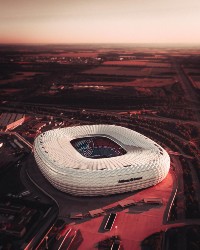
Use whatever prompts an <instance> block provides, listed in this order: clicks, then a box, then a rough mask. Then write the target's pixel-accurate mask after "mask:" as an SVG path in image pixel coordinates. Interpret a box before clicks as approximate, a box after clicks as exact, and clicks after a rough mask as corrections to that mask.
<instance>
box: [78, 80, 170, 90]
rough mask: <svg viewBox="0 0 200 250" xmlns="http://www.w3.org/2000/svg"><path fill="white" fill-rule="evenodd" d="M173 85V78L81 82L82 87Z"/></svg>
mask: <svg viewBox="0 0 200 250" xmlns="http://www.w3.org/2000/svg"><path fill="white" fill-rule="evenodd" d="M173 83H174V79H173V78H168V79H137V80H133V81H130V82H90V83H88V82H81V83H80V85H84V86H124V87H143V88H145V87H148V88H153V87H162V86H167V85H171V84H173Z"/></svg>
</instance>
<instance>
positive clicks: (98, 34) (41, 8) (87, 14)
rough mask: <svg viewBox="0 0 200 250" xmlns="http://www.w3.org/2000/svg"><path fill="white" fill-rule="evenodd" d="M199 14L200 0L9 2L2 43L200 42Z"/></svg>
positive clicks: (1, 13)
mask: <svg viewBox="0 0 200 250" xmlns="http://www.w3.org/2000/svg"><path fill="white" fill-rule="evenodd" d="M199 13H200V2H199V0H191V1H186V0H168V1H162V0H133V1H132V0H115V1H114V0H110V1H104V0H103V1H100V0H87V1H85V0H73V1H72V0H68V1H65V0H58V1H56V0H40V1H27V0H16V1H11V0H7V1H1V8H0V43H200V32H199V24H200V15H199Z"/></svg>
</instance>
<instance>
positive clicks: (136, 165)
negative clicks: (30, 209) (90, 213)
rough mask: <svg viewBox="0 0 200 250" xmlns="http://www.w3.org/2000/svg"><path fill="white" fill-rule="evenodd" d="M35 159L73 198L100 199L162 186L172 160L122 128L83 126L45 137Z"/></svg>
mask: <svg viewBox="0 0 200 250" xmlns="http://www.w3.org/2000/svg"><path fill="white" fill-rule="evenodd" d="M34 156H35V160H36V162H37V164H38V167H39V169H40V170H41V172H42V174H43V175H44V176H45V178H46V179H47V180H48V181H49V182H50V183H51V184H52V185H53V186H54V187H56V188H57V189H59V190H61V191H63V192H66V193H68V194H71V195H76V196H102V195H103V196H104V195H111V194H117V193H124V192H129V191H134V190H138V189H142V188H146V187H150V186H153V185H156V184H158V183H159V182H161V181H162V180H163V179H164V178H165V177H166V175H167V174H168V172H169V167H170V157H169V155H168V153H167V152H166V151H165V150H164V149H163V148H162V147H161V146H160V145H158V144H157V143H155V142H154V141H152V140H151V139H149V138H147V137H146V136H144V135H142V134H139V133H137V132H136V131H133V130H130V129H128V128H125V127H121V126H115V125H103V124H102V125H85V126H76V127H66V128H58V129H54V130H50V131H47V132H44V133H42V134H40V135H39V136H37V137H36V139H35V141H34Z"/></svg>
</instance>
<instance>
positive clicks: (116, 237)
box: [115, 226, 117, 238]
mask: <svg viewBox="0 0 200 250" xmlns="http://www.w3.org/2000/svg"><path fill="white" fill-rule="evenodd" d="M115 238H117V226H115Z"/></svg>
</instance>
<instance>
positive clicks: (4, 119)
mask: <svg viewBox="0 0 200 250" xmlns="http://www.w3.org/2000/svg"><path fill="white" fill-rule="evenodd" d="M24 121H25V115H24V114H16V113H2V114H1V115H0V130H4V131H7V130H12V129H14V128H16V127H18V126H19V125H21V124H22V123H23V122H24Z"/></svg>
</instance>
